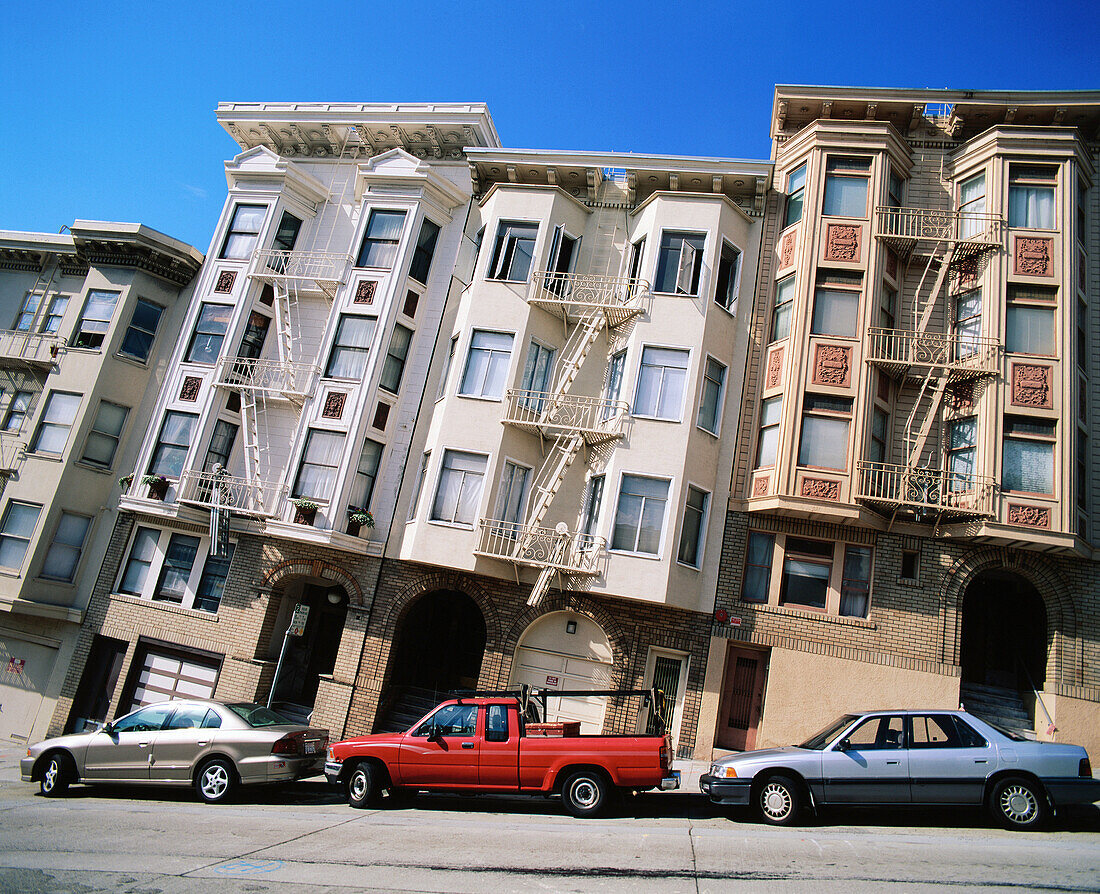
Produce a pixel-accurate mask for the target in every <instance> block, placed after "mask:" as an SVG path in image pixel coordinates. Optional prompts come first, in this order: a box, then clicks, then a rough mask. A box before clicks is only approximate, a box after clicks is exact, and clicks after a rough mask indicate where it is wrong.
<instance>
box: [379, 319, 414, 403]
mask: <svg viewBox="0 0 1100 894" xmlns="http://www.w3.org/2000/svg"><path fill="white" fill-rule="evenodd" d="M412 337H413V331H412V330H411V329H409V328H408V327H407V326H402V325H401V324H400V323H397V324H396V325H395V326H394V327H393V335H392V336H391V337H390V347H389V350H388V351H387V352H386V359H385V362H383V364H382V378H381V380H380V381H379V383H378V387H379V388H382V389H384V390H385V391H389V392H391V393H393V394H397V391H398V389H399V388H400V387H401V376H402V374H403V373H404V372H405V360H406V359H407V358H408V356H409V345H410V344H412Z"/></svg>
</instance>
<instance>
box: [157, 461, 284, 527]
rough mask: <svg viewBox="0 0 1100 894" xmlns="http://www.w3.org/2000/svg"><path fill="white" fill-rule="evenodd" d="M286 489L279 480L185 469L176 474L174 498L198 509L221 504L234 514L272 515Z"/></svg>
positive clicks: (280, 505)
mask: <svg viewBox="0 0 1100 894" xmlns="http://www.w3.org/2000/svg"><path fill="white" fill-rule="evenodd" d="M288 490H289V488H288V487H287V485H286V484H283V483H279V482H274V481H256V480H250V479H247V478H234V477H233V476H232V475H226V474H225V473H223V472H217V473H215V472H200V471H198V470H196V469H185V470H184V472H183V474H182V475H181V476H180V480H179V487H178V490H177V492H176V499H177V501H178V502H180V503H187V504H189V505H192V506H199V507H200V508H202V509H214V508H215V506H221V507H224V508H227V509H229V510H230V511H231V512H233V513H235V514H237V515H248V516H251V517H253V518H274V517H275V516H276V515H278V514H279V512H280V510H281V508H282V504H283V500H284V498H285V497H286V495H287V492H288Z"/></svg>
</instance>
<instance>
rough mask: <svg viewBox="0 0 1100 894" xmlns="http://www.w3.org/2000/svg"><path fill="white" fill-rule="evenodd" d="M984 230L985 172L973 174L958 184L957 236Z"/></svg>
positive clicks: (976, 233)
mask: <svg viewBox="0 0 1100 894" xmlns="http://www.w3.org/2000/svg"><path fill="white" fill-rule="evenodd" d="M985 230H986V216H985V174H975V175H974V176H973V177H968V178H967V179H966V180H964V181H963V182H962V184H961V185H960V186H959V238H960V239H970V238H972V237H974V236H980V235H981V234H982V233H984V232H985Z"/></svg>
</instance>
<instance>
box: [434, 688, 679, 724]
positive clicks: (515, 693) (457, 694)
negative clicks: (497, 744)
mask: <svg viewBox="0 0 1100 894" xmlns="http://www.w3.org/2000/svg"><path fill="white" fill-rule="evenodd" d="M448 694H449V695H450V697H451V698H455V699H458V701H459V703H461V702H462V699H464V698H514V699H516V701H517V702H519V706H520V715H521V716H523V717H526V716H527V711H528V706H529V705H530V704H531V703H532V702H533V701H534V702H537V703H538V704H539V706H540V709H541V710H540V715H539V716H540V718H542V719H545V717H546V700H547V699H548V698H590V697H592V696H615V697H620V698H622V697H630V696H641V698H642V707H648V706H649V705H652V706H653V722H654V725H655V726H656V730H657V731H656V733H654V735H658V736H663V735H665V733H666V732H667V729H666V728H665V693H664V690H661V689H658V688H657V687H654V688H652V689H537V688H535V687H533V686H528V685H527V684H526V683H524V684H523V685H521V686H520V687H519V688H518V689H453V690H451V692H450V693H448Z"/></svg>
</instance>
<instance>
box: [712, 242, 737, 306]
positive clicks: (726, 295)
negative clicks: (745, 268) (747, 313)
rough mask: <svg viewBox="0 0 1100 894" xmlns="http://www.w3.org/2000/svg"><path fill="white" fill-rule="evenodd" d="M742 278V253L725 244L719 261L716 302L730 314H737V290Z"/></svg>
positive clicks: (715, 290) (715, 293)
mask: <svg viewBox="0 0 1100 894" xmlns="http://www.w3.org/2000/svg"><path fill="white" fill-rule="evenodd" d="M740 278H741V252H740V251H739V250H738V249H736V248H734V247H733V246H732V245H730V244H729V243H728V242H723V243H722V255H721V257H720V258H719V259H718V277H717V285H716V286H715V289H714V300H715V301H716V302H717V303H718V304H720V305H722V307H724V308H725V309H726V310H728V311H729V312H730V313H737V288H738V285H739V282H740Z"/></svg>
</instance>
